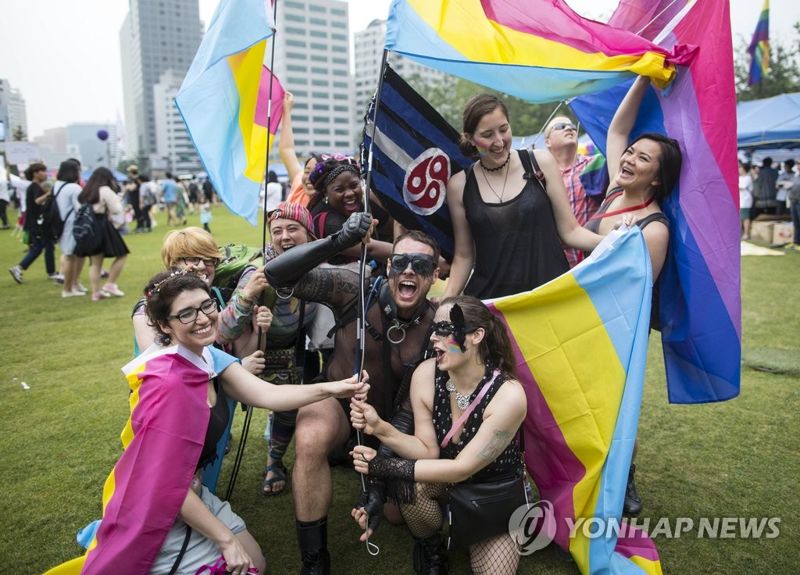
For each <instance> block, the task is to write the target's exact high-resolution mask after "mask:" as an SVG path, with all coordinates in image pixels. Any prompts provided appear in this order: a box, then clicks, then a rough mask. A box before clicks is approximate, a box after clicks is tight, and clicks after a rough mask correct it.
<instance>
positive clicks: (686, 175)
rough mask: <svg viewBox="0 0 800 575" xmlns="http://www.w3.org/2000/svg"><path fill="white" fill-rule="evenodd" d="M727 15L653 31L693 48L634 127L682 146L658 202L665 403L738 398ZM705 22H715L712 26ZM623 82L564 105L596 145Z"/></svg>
mask: <svg viewBox="0 0 800 575" xmlns="http://www.w3.org/2000/svg"><path fill="white" fill-rule="evenodd" d="M627 4H628V5H631V4H637V5H643V4H646V2H645V0H636V1H634V0H629V2H628V3H627ZM656 4H659V5H661V4H664V5H671V4H672V2H671V1H670V0H660V2H656ZM683 4H686V2H683ZM634 14H636V12H625V11H622V10H621V9H620V10H618V11H617V12H615V14H614V15H613V16H612V18H611V20H610V23H612V24H615V25H625V26H630V27H631V29H640V28H641V27H642V26H643V25H644V24H645V23H646V21H645V22H642V19H644V18H646V17H647V14H646V13H645V14H644V15H643V16H642V17H641V18H642V19H639V20H637V19H636V18H634V17H633V15H634ZM729 18H730V13H729V9H728V2H727V1H726V0H704V1H703V2H698V3H691V2H690V3H688V4H686V6H684V9H683V10H681V11H680V12H678V13H677V14H676V15H675V18H674V19H673V21H672V23H671V25H669V26H667V27H666V28H664V29H662V30H661V31H660V32H659V36H660V37H661V39H660V40H659V41H660V42H661V43H662V44H664V45H666V46H670V45H673V44H675V43H678V42H680V43H684V44H692V45H695V46H698V47H699V49H698V50H697V55H696V57H695V59H694V60H693V61H692V63H691V64H690V65H689V67H688V68H684V67H681V68H680V69H679V72H678V77H677V79H676V80H675V82H673V84H671V85H670V87H669V88H668V89H667V90H664V91H657V90H655V89H653V88H652V87H651V88H650V89H649V92H648V93H647V94H646V95H645V98H644V101H643V102H642V105H641V108H640V111H639V117H638V119H637V122H636V125H635V127H634V129H633V132H632V137H635V136H636V135H638V134H641V133H643V132H659V133H661V134H667V135H668V136H670V137H672V138H675V139H676V140H678V142H679V143H680V145H681V149H682V152H683V167H682V169H681V178H680V182H679V184H678V186H677V187H676V188H675V190H673V192H672V194H671V195H670V196H669V197H668V198H667V199H666V201H665V202H664V203H663V205H662V206H661V209H662V210H663V211H664V213H665V214H666V216H667V217H668V218H669V221H670V245H669V254H668V257H667V261H666V263H665V265H664V268H663V270H662V272H661V275H660V277H659V287H660V305H659V317H660V319H661V326H662V327H661V341H662V344H663V347H664V361H665V364H666V374H667V388H668V393H669V400H670V401H671V402H672V403H699V402H707V401H722V400H726V399H731V398H733V397H736V396H737V395H738V394H739V379H740V364H741V297H740V263H741V256H740V247H739V243H740V242H739V206H738V201H739V200H738V198H739V196H738V193H737V192H738V177H737V174H738V172H737V165H736V122H735V118H736V101H735V94H734V85H733V49H732V47H731V32H730V25H729ZM709 22H715V23H716V24H715V25H714V26H711V27H709V25H708V23H709ZM628 87H629V86H628V85H623V86H620V87H617V88H614V89H612V90H609V91H608V92H604V93H600V94H594V95H590V96H582V97H580V98H576V99H575V100H573V101H572V102H571V103H570V106H571V107H572V109H573V111H574V112H575V113H576V115H577V116H578V118H579V119H580V121H581V124H582V125H583V126H584V127H585V129H586V131H587V132H588V133H589V135H590V136H591V138H592V140H594V142H595V144H596V145H597V146H598V147H599V148H600V149H601V150H605V148H606V134H607V132H608V125H609V123H610V122H611V118H612V117H613V115H614V112H615V111H616V109H617V107H618V106H619V102H621V101H622V98H623V96H624V95H625V93H626V92H627V89H628Z"/></svg>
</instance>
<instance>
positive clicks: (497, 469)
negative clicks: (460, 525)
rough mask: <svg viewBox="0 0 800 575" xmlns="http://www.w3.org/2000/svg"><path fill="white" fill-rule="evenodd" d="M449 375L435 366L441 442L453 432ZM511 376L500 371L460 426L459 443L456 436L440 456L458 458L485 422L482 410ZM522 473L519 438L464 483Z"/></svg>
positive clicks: (435, 418) (477, 390) (435, 422)
mask: <svg viewBox="0 0 800 575" xmlns="http://www.w3.org/2000/svg"><path fill="white" fill-rule="evenodd" d="M448 379H449V377H448V375H447V373H446V372H440V371H439V370H438V369H437V370H436V377H435V382H436V383H435V386H434V394H433V427H434V429H435V430H436V441H437V442H438V443H439V445H441V444H442V440H443V439H444V438H445V436H446V435H447V434H448V433H449V432H450V428H451V427H452V426H453V412H452V411H451V409H450V392H449V391H447V387H446V385H447V380H448ZM507 379H508V378H507V377H506V376H505V375H504V374H501V375H500V376H499V377H498V378H497V379H496V380H495V381H494V383H492V386H491V387H490V388H489V390H488V391H487V392H486V395H484V396H483V399H481V402H480V403H479V404H478V405H476V406H475V409H474V410H473V411H472V413H471V414H470V415H469V417H468V418H467V421H466V422H465V423H464V427H463V429H462V430H461V435H460V436H459V438H458V443H456V442H455V440H454V439H451V440H450V443H448V444H447V446H446V447H444V448H443V449H442V450H441V452H440V453H439V459H455V458H456V457H457V456H458V454H459V453H461V450H462V449H464V447H465V446H466V445H467V443H469V442H470V441H471V440H472V438H473V437H475V434H476V433H478V428H479V427H480V426H481V423H483V412H484V411H486V406H487V405H489V402H491V401H492V398H493V397H494V396H495V394H496V393H497V390H498V389H500V386H501V385H503V384H504V383H505V382H506V380H507ZM482 387H483V385H478V386H477V387H476V388H475V391H473V392H472V395H471V396H470V398H469V400H470V403H471V402H472V401H473V400H474V399H475V398H476V397H477V396H478V394H479V393H480V391H481V388H482ZM521 473H522V460H521V458H520V453H519V445H518V444H517V441H516V439H513V440H512V441H511V443H509V444H508V446H507V447H506V448H505V449H504V450H503V452H502V453H501V454H500V455H499V456H498V457H497V458H496V459H495V460H494V461H492V462H491V463H490V464H489V465H487V466H486V467H484V468H483V469H481V470H480V471H478V472H477V473H476V474H475V475H473V476H472V477H470V478H469V479H467V480H466V481H465V482H464V483H486V482H489V481H498V480H500V479H507V478H510V477H516V476H518V475H520V474H521Z"/></svg>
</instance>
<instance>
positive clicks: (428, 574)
mask: <svg viewBox="0 0 800 575" xmlns="http://www.w3.org/2000/svg"><path fill="white" fill-rule="evenodd" d="M414 573H416V574H417V575H447V551H445V548H444V542H443V541H442V537H441V536H440V535H439V534H438V533H437V534H435V535H431V536H430V537H427V538H425V539H418V538H417V537H414Z"/></svg>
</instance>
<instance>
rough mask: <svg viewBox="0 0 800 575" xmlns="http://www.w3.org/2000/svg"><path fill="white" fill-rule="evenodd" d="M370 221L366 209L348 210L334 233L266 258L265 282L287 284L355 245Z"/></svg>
mask: <svg viewBox="0 0 800 575" xmlns="http://www.w3.org/2000/svg"><path fill="white" fill-rule="evenodd" d="M371 225H372V216H371V215H370V214H369V213H367V212H358V213H355V214H351V215H350V217H349V218H348V219H347V221H346V222H345V223H344V226H342V229H341V230H339V231H338V232H336V233H335V234H333V235H331V236H328V237H327V238H323V239H321V240H316V241H313V242H309V243H307V244H301V245H299V246H295V247H293V248H292V249H290V250H288V251H286V252H284V253H282V254H281V255H279V256H278V257H276V258H273V259H272V260H270V261H268V262H267V265H266V266H264V273H265V275H266V276H267V281H268V282H269V285H271V286H272V287H274V288H285V287H291V286H293V285H294V284H296V283H297V282H298V280H300V278H302V277H303V276H304V275H305V274H307V273H308V272H310V271H311V270H312V269H314V268H315V267H317V266H318V265H319V264H321V263H323V262H326V261H328V260H329V259H331V258H332V257H333V256H335V255H336V254H338V253H340V252H341V251H343V250H346V249H347V248H349V247H352V246H355V245H357V244H358V243H359V242H360V241H361V240H362V239H364V238H365V237H366V235H367V233H368V232H369V228H370V226H371Z"/></svg>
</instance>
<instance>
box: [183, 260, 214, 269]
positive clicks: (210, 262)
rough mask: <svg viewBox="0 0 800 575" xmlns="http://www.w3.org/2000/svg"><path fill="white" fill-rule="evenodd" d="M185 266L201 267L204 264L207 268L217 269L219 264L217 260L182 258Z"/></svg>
mask: <svg viewBox="0 0 800 575" xmlns="http://www.w3.org/2000/svg"><path fill="white" fill-rule="evenodd" d="M181 261H182V262H183V265H185V266H193V267H196V266H199V265H200V264H203V265H204V266H205V267H207V268H215V267H217V264H218V263H219V260H218V259H217V258H181Z"/></svg>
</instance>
